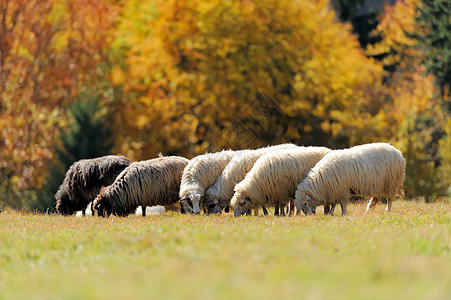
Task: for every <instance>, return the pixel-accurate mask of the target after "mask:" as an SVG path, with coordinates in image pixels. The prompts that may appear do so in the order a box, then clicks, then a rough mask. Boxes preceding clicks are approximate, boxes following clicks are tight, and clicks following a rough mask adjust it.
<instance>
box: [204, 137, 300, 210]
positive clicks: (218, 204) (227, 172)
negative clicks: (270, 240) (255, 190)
mask: <svg viewBox="0 0 451 300" xmlns="http://www.w3.org/2000/svg"><path fill="white" fill-rule="evenodd" d="M296 148H299V147H298V146H296V145H294V144H282V145H276V146H270V147H265V148H260V149H256V150H250V151H248V152H246V153H243V154H242V155H240V156H236V157H234V158H233V159H232V160H230V162H229V163H228V164H227V166H226V167H225V168H224V171H223V172H222V173H221V175H220V176H219V177H218V179H217V180H216V182H215V184H214V185H212V186H211V187H210V188H209V189H208V190H207V192H206V196H205V199H204V204H205V206H206V207H207V210H208V212H209V213H220V212H222V210H223V209H224V208H226V207H227V205H229V203H230V199H232V196H233V193H234V191H233V188H234V187H235V185H237V184H238V183H239V182H240V181H242V180H243V179H244V177H245V176H246V174H247V173H249V171H250V170H251V169H252V166H253V165H254V163H255V161H256V160H257V159H259V158H260V157H261V156H263V155H265V154H267V153H269V152H271V151H277V150H283V149H296ZM265 210H266V208H264V210H263V212H265ZM266 213H267V212H266Z"/></svg>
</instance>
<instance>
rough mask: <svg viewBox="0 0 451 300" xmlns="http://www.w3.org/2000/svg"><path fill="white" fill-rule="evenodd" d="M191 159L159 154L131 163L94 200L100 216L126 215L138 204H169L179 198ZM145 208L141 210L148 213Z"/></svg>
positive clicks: (95, 208) (134, 209)
mask: <svg viewBox="0 0 451 300" xmlns="http://www.w3.org/2000/svg"><path fill="white" fill-rule="evenodd" d="M187 164H188V160H187V159H186V158H184V157H179V156H168V157H159V158H154V159H150V160H145V161H140V162H135V163H132V164H131V165H130V166H128V167H127V168H126V169H125V170H124V171H122V173H121V174H119V176H117V178H116V180H115V181H114V182H113V183H112V184H111V185H109V186H107V187H106V188H103V189H102V190H101V191H100V193H99V195H98V196H97V198H96V199H95V200H94V210H95V211H98V213H99V215H100V216H103V217H106V216H110V215H111V214H114V215H117V216H127V215H129V214H132V213H134V212H135V211H136V208H137V207H138V206H143V207H146V206H154V205H170V204H173V203H176V202H177V201H178V193H179V188H180V179H181V177H182V172H183V169H184V168H185V167H186V165H187ZM145 212H146V210H145V209H143V210H142V214H143V216H145Z"/></svg>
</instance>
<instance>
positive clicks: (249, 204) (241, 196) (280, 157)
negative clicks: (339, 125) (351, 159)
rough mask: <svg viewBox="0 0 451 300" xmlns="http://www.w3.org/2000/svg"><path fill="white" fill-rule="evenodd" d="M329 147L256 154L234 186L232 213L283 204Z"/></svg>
mask: <svg viewBox="0 0 451 300" xmlns="http://www.w3.org/2000/svg"><path fill="white" fill-rule="evenodd" d="M330 151H331V150H330V149H328V148H325V147H302V148H299V149H286V150H280V151H273V152H270V153H268V154H266V155H264V156H262V157H260V158H259V159H258V160H257V161H256V162H255V164H254V166H253V167H252V169H251V171H250V172H249V173H247V175H246V177H244V179H243V180H242V181H241V182H240V183H238V184H237V185H236V186H235V189H234V191H235V193H234V195H233V197H232V200H231V206H232V207H233V208H234V215H235V217H238V216H240V215H242V214H244V213H246V212H247V211H248V210H249V209H252V208H255V207H256V206H259V205H265V206H277V205H280V204H286V203H287V202H288V201H289V200H290V199H291V198H294V195H295V191H296V187H297V185H298V184H299V182H300V181H301V180H302V179H304V177H305V176H306V175H307V173H308V172H309V171H310V169H311V168H312V167H313V166H314V165H315V164H316V163H317V162H318V161H319V160H320V159H321V158H322V157H323V156H324V155H326V154H327V153H329V152H330Z"/></svg>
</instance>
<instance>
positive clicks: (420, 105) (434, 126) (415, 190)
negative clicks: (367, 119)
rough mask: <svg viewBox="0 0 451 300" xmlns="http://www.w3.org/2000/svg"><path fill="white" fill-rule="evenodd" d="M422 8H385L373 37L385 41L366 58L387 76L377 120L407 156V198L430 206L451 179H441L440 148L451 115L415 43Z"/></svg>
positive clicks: (413, 2) (408, 0)
mask: <svg viewBox="0 0 451 300" xmlns="http://www.w3.org/2000/svg"><path fill="white" fill-rule="evenodd" d="M420 6H421V1H419V0H405V1H398V2H397V3H396V5H394V6H393V7H389V6H387V7H386V8H385V12H384V14H383V15H381V19H380V22H379V25H378V27H377V29H376V31H375V32H374V34H376V35H380V37H381V41H380V42H379V43H376V44H375V45H373V46H369V47H368V48H367V53H368V54H369V55H373V56H377V57H381V58H382V60H381V61H382V63H383V65H384V69H385V70H386V72H385V84H384V88H383V91H384V97H385V99H386V104H385V107H384V110H381V113H380V115H379V116H377V117H376V118H375V120H377V123H378V124H380V129H381V131H383V132H385V133H386V138H387V139H388V140H390V141H391V142H392V143H393V144H394V145H395V146H397V147H399V148H400V149H401V150H402V151H403V153H404V155H405V158H406V162H407V167H406V193H407V196H408V197H409V198H412V197H416V196H424V197H426V200H432V199H436V198H437V197H439V196H443V195H445V194H446V192H447V191H446V189H447V188H446V187H445V186H444V185H443V181H444V180H445V179H446V178H445V177H449V176H445V177H442V176H443V173H442V172H441V171H440V169H441V165H442V164H443V163H445V162H444V161H443V159H444V158H445V157H443V150H440V147H446V145H447V143H443V142H441V141H442V140H443V139H446V127H447V126H449V124H447V121H446V120H447V119H448V118H449V114H448V113H447V112H446V111H444V110H443V109H442V106H441V100H440V98H441V97H440V93H439V90H438V89H437V88H436V86H435V78H434V76H433V75H432V74H427V72H426V70H427V68H426V65H425V61H426V53H425V52H424V51H423V48H422V47H420V46H421V45H419V43H418V39H417V38H415V35H417V34H418V32H421V30H420V29H419V27H418V24H417V23H416V22H415V19H416V17H415V16H416V12H417V10H418V9H419V7H420ZM448 131H449V130H448ZM445 159H446V158H445ZM448 164H449V163H448ZM439 174H441V175H439Z"/></svg>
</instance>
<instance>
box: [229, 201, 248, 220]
mask: <svg viewBox="0 0 451 300" xmlns="http://www.w3.org/2000/svg"><path fill="white" fill-rule="evenodd" d="M250 203H251V199H250V198H248V197H244V196H243V197H240V198H238V199H236V200H235V201H234V202H233V204H232V205H233V210H234V215H235V217H239V216H241V215H244V214H245V213H247V212H248V211H249V210H250V209H251V206H250Z"/></svg>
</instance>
